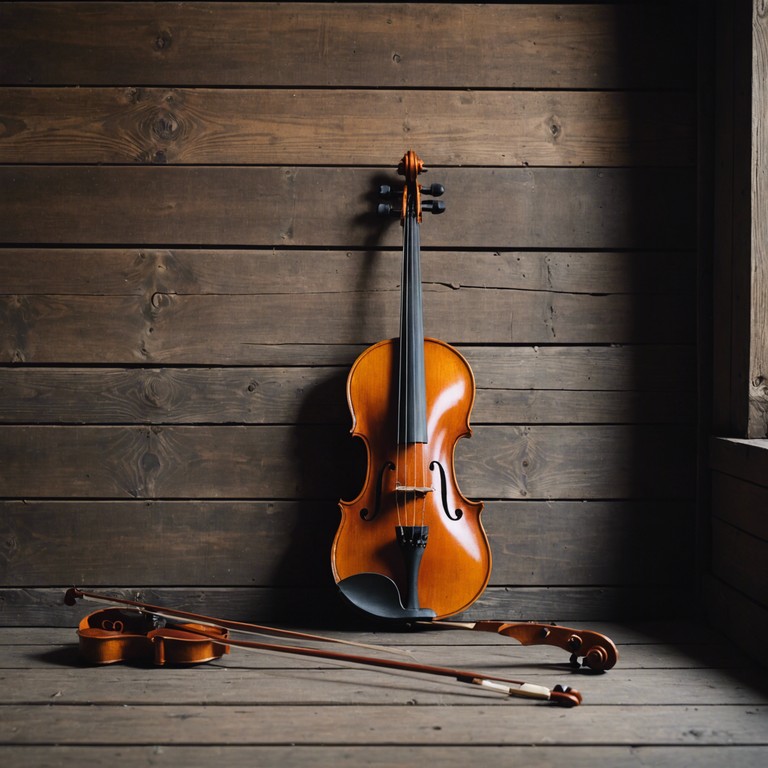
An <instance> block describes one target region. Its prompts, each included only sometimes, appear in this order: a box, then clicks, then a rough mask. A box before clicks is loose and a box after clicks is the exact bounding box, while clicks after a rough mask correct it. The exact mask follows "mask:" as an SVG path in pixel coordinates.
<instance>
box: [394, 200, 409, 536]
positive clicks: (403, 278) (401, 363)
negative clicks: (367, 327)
mask: <svg viewBox="0 0 768 768" xmlns="http://www.w3.org/2000/svg"><path fill="white" fill-rule="evenodd" d="M403 194H405V192H403ZM407 221H408V216H407V211H406V217H405V221H404V222H403V226H404V227H407ZM406 233H407V229H406ZM407 248H408V244H407V239H406V237H405V236H404V237H403V256H402V262H401V271H400V297H401V298H400V340H399V342H398V361H397V368H398V371H397V445H396V448H395V451H396V457H397V460H396V464H397V466H396V469H395V508H396V510H397V525H398V528H400V530H401V531H402V528H403V520H402V516H401V514H400V493H399V492H398V491H397V487H398V486H399V485H403V484H405V481H404V480H403V479H402V475H401V472H402V462H401V458H402V459H403V461H404V460H405V455H404V453H403V449H402V440H403V433H402V424H403V421H404V419H405V418H406V413H405V412H404V411H403V409H404V408H406V407H407V402H406V403H404V402H403V400H404V399H407V398H405V397H404V393H405V388H404V385H405V380H404V378H403V377H404V376H406V375H407V371H406V370H404V369H405V368H406V365H405V359H406V356H405V344H406V339H405V335H406V334H405V315H406V304H405V302H406V296H407V294H406V285H407V273H406V269H407V264H406V254H407V252H408V250H407Z"/></svg>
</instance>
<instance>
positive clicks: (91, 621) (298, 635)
mask: <svg viewBox="0 0 768 768" xmlns="http://www.w3.org/2000/svg"><path fill="white" fill-rule="evenodd" d="M78 600H93V601H95V602H102V603H109V604H112V605H119V606H125V607H126V608H127V609H128V610H126V608H121V609H115V608H108V609H103V610H99V611H95V612H93V613H91V614H89V615H88V616H86V617H85V618H83V619H82V621H81V622H80V625H79V628H78V632H77V634H78V637H79V640H80V651H81V653H82V655H83V656H84V657H85V659H86V660H87V661H89V662H91V663H93V664H111V663H114V662H118V661H127V660H142V661H150V660H154V662H155V664H158V665H163V664H200V663H203V662H206V661H212V660H213V659H217V658H220V657H221V656H222V655H223V654H225V653H228V652H229V647H230V646H233V647H237V648H242V649H244V650H249V651H257V652H261V651H270V652H274V653H285V654H292V655H298V656H308V657H310V658H319V659H331V660H334V661H339V662H346V663H350V664H362V665H365V666H371V667H379V668H384V669H396V670H401V671H404V672H415V673H421V674H425V675H437V676H440V677H451V678H453V679H455V680H458V681H459V682H462V683H469V684H471V685H477V686H480V687H482V688H486V689H488V690H490V691H494V692H496V693H500V694H502V695H504V696H510V697H522V698H526V699H538V700H543V701H549V702H550V703H552V704H555V705H557V706H561V707H575V706H578V705H579V704H581V702H582V696H581V693H579V691H577V690H576V689H575V688H571V687H570V686H562V685H556V686H554V688H551V689H550V688H546V687H545V686H542V685H534V684H532V683H526V682H525V681H523V680H513V679H510V678H507V677H499V676H496V675H489V674H487V673H485V672H470V671H467V670H463V669H454V668H453V667H439V666H434V665H429V664H417V663H414V662H405V661H395V660H392V659H382V658H380V657H375V656H360V655H354V654H349V653H340V652H338V651H331V650H327V649H323V648H316V647H303V646H296V645H283V644H276V643H265V642H254V641H249V640H233V639H231V638H230V637H229V636H228V632H227V630H228V629H232V630H233V631H234V632H241V633H245V634H256V635H258V634H269V635H278V636H283V637H288V638H291V639H293V640H297V639H305V640H313V641H320V642H325V643H342V644H344V645H357V646H360V647H364V648H371V649H374V648H375V649H376V650H379V651H384V650H388V652H390V653H391V652H393V649H383V648H380V647H376V646H370V645H366V644H365V643H357V642H353V641H350V640H341V639H339V638H332V637H325V636H321V635H312V634H308V633H306V632H297V631H295V630H289V629H280V628H278V627H270V626H265V625H262V624H248V623H245V622H240V621H230V620H227V619H218V618H215V617H212V616H204V615H201V614H196V613H190V612H189V611H181V610H178V609H175V608H165V607H163V606H159V605H150V604H148V603H140V602H137V601H135V600H126V599H125V598H119V597H111V596H108V595H102V594H97V593H95V592H85V591H84V590H81V589H78V588H77V587H72V588H71V589H68V590H67V592H66V595H65V596H64V602H65V604H67V605H75V604H76V602H77V601H78ZM190 617H191V618H195V619H196V620H197V621H199V622H200V623H192V622H187V621H184V623H182V624H178V625H176V626H175V627H171V626H164V622H165V621H166V620H167V619H172V620H177V619H182V620H186V619H188V618H190ZM153 627H154V629H153Z"/></svg>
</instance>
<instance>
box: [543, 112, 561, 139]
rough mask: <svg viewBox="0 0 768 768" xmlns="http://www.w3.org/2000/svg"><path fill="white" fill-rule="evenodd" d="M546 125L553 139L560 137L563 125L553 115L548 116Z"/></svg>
mask: <svg viewBox="0 0 768 768" xmlns="http://www.w3.org/2000/svg"><path fill="white" fill-rule="evenodd" d="M547 127H548V128H549V132H550V133H551V134H552V138H553V139H555V140H557V139H558V138H560V134H561V133H562V132H563V127H562V125H561V124H560V121H559V120H558V119H557V118H556V117H555V116H552V117H550V118H549V120H548V121H547Z"/></svg>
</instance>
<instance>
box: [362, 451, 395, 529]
mask: <svg viewBox="0 0 768 768" xmlns="http://www.w3.org/2000/svg"><path fill="white" fill-rule="evenodd" d="M394 468H395V465H394V464H393V463H392V462H391V461H387V462H385V463H384V464H383V465H382V467H381V469H380V470H379V479H378V482H377V483H376V502H375V506H374V508H373V514H371V513H370V512H369V511H368V507H363V508H362V509H361V510H360V517H362V518H363V520H365V521H366V522H368V521H369V520H373V518H374V517H376V515H378V514H379V512H380V511H381V497H382V495H383V493H384V473H385V472H386V471H387V470H390V471H392V470H394Z"/></svg>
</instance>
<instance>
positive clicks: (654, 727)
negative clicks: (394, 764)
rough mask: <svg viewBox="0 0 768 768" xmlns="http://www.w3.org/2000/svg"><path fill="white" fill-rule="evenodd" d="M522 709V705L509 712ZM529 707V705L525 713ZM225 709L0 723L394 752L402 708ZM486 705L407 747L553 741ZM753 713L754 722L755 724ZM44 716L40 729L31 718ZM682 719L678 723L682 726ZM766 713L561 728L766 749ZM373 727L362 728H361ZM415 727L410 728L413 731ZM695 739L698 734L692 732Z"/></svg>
mask: <svg viewBox="0 0 768 768" xmlns="http://www.w3.org/2000/svg"><path fill="white" fill-rule="evenodd" d="M508 706H511V707H514V706H515V704H514V703H508ZM520 706H524V705H523V704H520ZM217 710H218V707H204V706H189V705H187V706H179V705H169V706H166V707H163V708H160V709H159V708H158V707H156V706H147V705H137V706H124V707H121V708H120V717H119V718H116V717H114V713H113V712H111V710H110V708H103V709H102V708H93V707H90V706H87V705H74V704H73V705H71V706H70V707H59V706H50V707H45V708H40V707H37V708H35V707H30V706H23V705H9V706H7V707H4V715H5V716H4V717H3V719H2V720H0V739H2V740H3V741H4V742H5V743H12V744H25V743H33V744H34V743H38V744H39V743H40V740H41V733H45V735H46V736H45V738H46V742H45V743H47V744H77V743H82V742H83V741H86V742H87V743H89V744H107V743H108V744H114V743H115V742H118V743H126V744H136V733H141V734H142V741H143V742H144V743H146V744H157V743H158V742H159V741H163V742H164V743H171V744H185V743H190V742H194V743H196V744H214V743H220V742H221V741H222V740H224V741H240V742H242V740H243V739H244V737H245V734H248V741H249V742H250V743H254V742H255V743H261V744H286V743H288V742H291V743H296V742H301V743H305V744H317V743H329V742H334V741H335V742H337V743H338V742H340V741H343V742H344V743H347V744H368V745H382V746H389V745H391V744H392V741H393V735H392V728H393V727H395V724H394V723H393V722H392V719H391V715H392V709H391V707H387V706H382V705H378V706H361V705H359V704H358V705H355V704H350V705H346V706H345V705H342V706H339V705H329V706H318V707H313V708H312V710H311V712H312V716H311V717H307V718H306V719H304V718H303V719H302V721H303V723H304V727H303V728H302V730H301V732H300V733H297V732H296V729H295V727H294V722H293V713H294V710H295V707H290V706H285V705H283V706H272V707H261V706H239V707H237V708H234V707H233V708H230V709H229V710H228V717H227V718H226V719H223V718H221V717H219V713H218V711H217ZM485 710H486V707H485V706H484V705H482V704H474V705H467V706H464V707H441V706H417V707H410V708H408V715H407V717H405V716H403V722H402V724H401V725H400V727H398V728H397V730H398V733H397V742H398V743H399V744H410V743H415V744H424V743H426V744H431V745H436V744H446V743H453V744H455V743H456V742H457V741H461V742H465V741H470V740H471V739H472V738H476V737H477V734H478V733H482V734H483V739H484V741H485V743H494V744H508V745H513V744H518V745H520V744H530V743H531V742H534V743H535V742H540V741H543V740H546V739H548V738H550V736H551V733H552V725H551V720H550V719H548V718H547V719H537V720H528V719H527V718H526V719H519V718H514V717H505V718H500V717H499V718H495V717H489V716H488V713H487V712H486V711H485ZM747 711H750V712H751V713H752V714H753V716H752V717H751V718H749V717H745V715H746V713H747ZM33 712H34V714H35V727H34V728H32V727H30V716H31V715H32V713H33ZM673 714H674V715H675V716H676V717H673ZM767 714H768V707H766V706H761V705H758V706H744V705H741V706H723V705H720V706H718V705H715V706H710V707H700V708H695V710H692V711H691V712H689V713H688V716H687V718H684V719H683V718H680V713H679V709H678V708H676V707H671V706H654V707H637V706H618V707H611V706H604V707H594V708H592V709H590V708H587V707H585V708H584V714H582V716H581V717H579V718H575V717H574V718H568V717H563V718H561V719H559V720H558V738H559V739H562V740H564V741H565V740H567V741H568V742H569V743H571V744H573V743H574V742H578V741H581V740H585V739H586V737H585V731H588V732H589V740H590V744H593V745H594V744H610V745H616V744H625V745H632V744H636V743H637V742H638V741H640V740H641V739H643V738H644V737H645V736H646V735H647V733H648V732H649V731H651V732H653V733H654V734H655V737H656V738H657V739H659V740H660V741H663V742H664V743H682V744H692V743H695V744H697V745H707V744H719V743H721V742H722V741H723V740H724V739H728V741H729V742H730V743H734V742H737V743H740V744H753V745H761V744H763V742H764V739H765V732H766V728H765V725H764V719H765V716H766V715H767ZM86 716H87V717H88V722H89V726H90V727H89V728H88V729H86V730H81V731H79V732H76V733H73V722H80V721H82V719H83V718H85V717H86ZM361 722H365V723H366V727H365V728H361V727H360V723H361ZM406 724H407V725H406ZM692 730H693V731H695V735H694V734H692V733H691V731H692Z"/></svg>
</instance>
